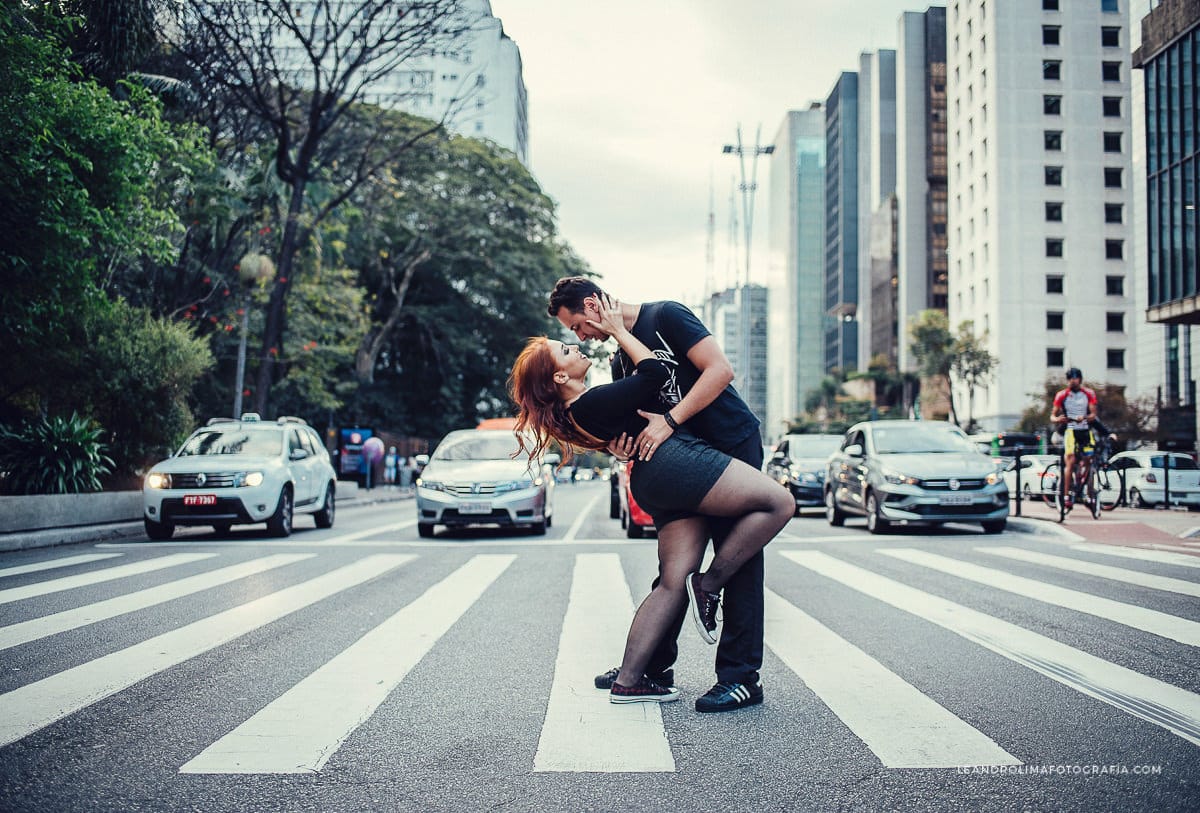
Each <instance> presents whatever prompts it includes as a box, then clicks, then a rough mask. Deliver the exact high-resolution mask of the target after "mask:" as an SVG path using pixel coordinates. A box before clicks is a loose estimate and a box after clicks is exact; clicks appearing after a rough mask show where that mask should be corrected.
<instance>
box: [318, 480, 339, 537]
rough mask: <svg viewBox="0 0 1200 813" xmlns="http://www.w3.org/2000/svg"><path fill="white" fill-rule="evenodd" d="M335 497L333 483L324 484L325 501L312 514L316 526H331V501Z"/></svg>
mask: <svg viewBox="0 0 1200 813" xmlns="http://www.w3.org/2000/svg"><path fill="white" fill-rule="evenodd" d="M335 497H336V495H335V494H334V490H333V483H330V484H329V485H327V486H325V502H324V504H323V505H322V506H321V510H320V511H317V513H315V514H313V519H314V520H316V522H317V527H318V528H332V527H333V503H334V499H335Z"/></svg>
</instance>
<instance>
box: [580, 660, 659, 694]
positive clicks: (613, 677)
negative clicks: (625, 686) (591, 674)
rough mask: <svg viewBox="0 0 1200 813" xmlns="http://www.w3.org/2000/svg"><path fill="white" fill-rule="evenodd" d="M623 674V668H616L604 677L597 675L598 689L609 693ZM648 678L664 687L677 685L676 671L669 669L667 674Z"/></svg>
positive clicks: (603, 675)
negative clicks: (618, 676) (618, 677)
mask: <svg viewBox="0 0 1200 813" xmlns="http://www.w3.org/2000/svg"><path fill="white" fill-rule="evenodd" d="M619 674H621V667H619V666H614V667H613V668H612V669H609V670H608V671H607V672H605V673H604V674H602V675H596V680H595V683H596V688H597V689H603V690H604V691H606V692H607V691H608V690H609V689H611V688H612V687H613V684H614V683H616V682H617V675H619ZM646 677H648V678H650V679H651V680H653V681H654V682H655V683H661V684H662V685H663V686H666V687H668V688H670V687H671V686H674V685H675V670H674V669H668V670H667V671H665V672H659V673H658V674H657V675H647V676H646Z"/></svg>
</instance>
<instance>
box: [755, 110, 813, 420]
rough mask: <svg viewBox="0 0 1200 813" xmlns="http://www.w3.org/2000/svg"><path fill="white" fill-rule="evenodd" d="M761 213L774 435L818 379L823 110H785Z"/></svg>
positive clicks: (769, 397)
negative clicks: (764, 234)
mask: <svg viewBox="0 0 1200 813" xmlns="http://www.w3.org/2000/svg"><path fill="white" fill-rule="evenodd" d="M774 146H775V152H774V154H773V156H772V159H771V176H770V184H769V190H768V194H769V198H768V200H767V212H768V217H769V223H768V228H767V239H768V254H767V334H768V335H769V336H770V337H771V344H770V347H769V348H768V354H769V355H768V375H767V407H766V416H765V418H766V420H765V427H764V434H765V436H766V438H767V439H768V440H774V439H775V438H777V437H778V436H779V435H782V434H783V432H784V430H785V429H786V425H787V423H788V422H789V421H791V420H792V419H793V418H795V417H797V416H798V415H800V413H801V412H803V411H804V398H805V396H806V395H807V394H808V392H809V391H811V390H813V389H816V387H817V386H818V385H819V384H820V383H821V379H822V378H823V377H824V376H825V365H824V356H823V354H822V352H821V347H822V346H823V344H824V339H825V336H824V332H825V308H824V303H823V298H822V297H821V296H815V295H814V292H817V291H821V290H823V288H824V284H825V111H824V110H823V109H822V108H821V105H820V103H815V102H814V103H813V104H812V105H811V106H810V107H809V109H807V110H792V111H790V112H789V113H788V114H787V115H786V116H785V117H784V120H783V123H782V124H780V126H779V130H778V131H777V132H776V134H775V141H774Z"/></svg>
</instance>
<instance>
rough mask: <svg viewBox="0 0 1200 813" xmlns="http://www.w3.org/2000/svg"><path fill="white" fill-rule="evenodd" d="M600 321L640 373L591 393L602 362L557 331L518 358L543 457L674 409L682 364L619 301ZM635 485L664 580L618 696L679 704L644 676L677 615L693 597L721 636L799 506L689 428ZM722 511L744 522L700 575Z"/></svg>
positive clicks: (657, 454) (523, 418) (636, 627)
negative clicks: (668, 401) (625, 314)
mask: <svg viewBox="0 0 1200 813" xmlns="http://www.w3.org/2000/svg"><path fill="white" fill-rule="evenodd" d="M588 323H589V324H590V325H591V326H592V327H595V328H599V329H601V330H603V331H604V332H605V333H607V334H608V335H610V336H612V337H613V338H614V339H616V340H617V343H618V344H620V346H621V349H622V350H624V351H625V352H626V353H627V354H628V355H629V357H630V359H631V360H632V361H633V362H634V364H635V365H636V366H637V372H636V374H635V375H632V376H630V377H628V378H623V379H621V380H620V381H616V382H613V383H612V384H605V385H602V386H599V387H592V388H591V389H589V388H588V387H587V384H586V382H585V379H586V377H587V371H588V368H589V367H591V363H592V362H591V359H589V358H587V357H586V356H584V355H583V354H582V353H581V352H580V351H579V347H578V346H576V345H566V344H563V343H562V342H558V341H555V340H553V339H547V338H545V337H537V338H532V339H530V340H529V341H528V342H527V343H526V345H525V349H524V350H523V351H522V352H521V355H520V356H518V357H517V360H516V362H514V364H513V372H512V378H511V381H510V384H511V392H512V397H513V400H514V401H515V402H516V403H517V406H518V408H519V415H518V417H517V435H518V438H520V440H521V446H522V448H523V449H524V450H525V451H526V452H528V453H529V455H530V457H531V458H533V457H538V456H540V455H541V453H542V452H544V451H545V450H546V448H547V447H548V446H549V444H550V442H551V441H552V440H557V441H559V442H560V443H562V444H563V445H564V446H565V447H566V448H567V450H568V454H569V453H570V449H571V447H582V448H585V449H594V450H600V449H606V448H607V447H608V444H609V442H610V441H611V440H612V439H613V438H616V437H618V436H620V435H622V434H625V435H626V436H628V437H636V436H637V434H638V433H639V432H640V431H641V430H642V429H643V428H644V427H645V426H646V419H645V418H643V417H642V416H641V415H640V414H639V410H644V411H659V410H661V409H662V405H661V403H660V401H659V400H658V392H659V389H660V388H661V387H662V385H663V383H664V382H665V381H666V380H667V378H668V377H669V375H670V370H669V369H668V367H667V365H666V363H665V362H663V361H661V360H660V359H658V358H656V357H655V356H654V354H653V353H651V352H650V350H649V349H647V348H646V346H645V345H644V344H642V343H641V342H640V341H638V340H637V339H636V338H635V337H634V336H633V334H632V333H630V332H629V330H628V329H627V328H626V327H625V323H624V321H623V320H622V318H621V311H620V308H619V306H618V303H616V302H612V301H608V302H604V303H603V305H602V307H601V309H600V320H599V321H592V320H588ZM530 438H531V440H528V439H530ZM630 489H631V490H632V491H633V496H634V498H635V499H636V500H637V501H638V504H639V505H641V506H642V507H643V508H644V509H646V511H647V512H648V513H649V514H650V515H651V516H652V517H653V518H654V525H655V527H656V528H657V529H658V556H659V563H660V570H661V579H660V581H659V584H658V586H657V587H655V588H654V589H653V590H652V591H651V592H650V595H649V596H647V597H646V599H645V601H643V602H642V604H641V606H640V607H639V608H638V611H637V613H636V614H635V615H634V618H633V624H632V625H631V626H630V628H629V638H628V640H627V641H626V645H625V655H624V658H623V659H622V661H621V666H620V670H619V672H618V673H617V679H616V681H615V682H614V683H613V686H612V690H611V694H610V696H609V699H610V700H612V702H614V703H632V702H660V703H662V702H669V701H672V700H678V699H679V692H678V690H677V689H675V688H673V687H669V686H661V685H659V684H657V683H655V682H654V681H651V680H650V679H648V678H646V677H645V675H644V674H643V673H644V671H645V668H646V663H647V661H648V660H649V658H650V655H651V653H652V652H653V651H654V647H655V646H656V644H657V643H658V641H659V639H660V638H661V637H662V636H663V635H664V634H665V633H666V631H667V629H668V627H669V625H670V623H671V620H672V619H673V618H675V617H677V615H678V613H679V612H680V610H681V608H682V606H683V605H684V604H685V603H688V602H689V599H690V604H691V610H692V618H693V620H694V621H695V622H696V627H697V629H699V631H700V634H701V636H702V637H703V638H704V640H706V641H707V642H709V643H710V644H711V643H715V642H716V640H717V639H716V636H715V635H714V632H715V630H716V628H717V620H716V615H717V606H718V604H719V602H720V591H721V588H722V587H723V586H724V585H725V583H726V582H727V581H728V580H729V578H730V577H731V576H732V575H733V574H734V573H736V572H737V570H738V568H739V567H741V566H742V564H743V563H744V562H745V561H746V560H747V559H749V558H750V557H751V556H753V555H754V554H756V553H758V552H759V551H760V550H762V549H763V547H764V546H765V545H766V544H767V543H768V542H770V541H771V539H772V538H773V537H774V536H775V534H777V533H779V531H780V530H781V529H782V528H783V526H784V525H786V524H787V522H788V520H790V519H791V518H792V514H793V512H794V511H795V503H794V502H793V500H792V498H791V495H790V494H788V492H787V491H786V490H785V489H782V488H780V487H779V484H778V483H776V482H774V481H773V480H771V479H770V478H769V477H767V476H766V475H765V474H763V473H762V472H759V471H757V470H755V469H753V468H751V467H750V466H747V465H746V464H745V463H743V462H741V461H740V460H734V459H733V458H731V457H729V456H728V455H726V454H724V453H723V452H719V451H717V450H716V449H714V448H713V447H711V446H709V445H708V444H707V443H705V442H704V441H702V440H700V439H699V438H696V437H695V436H693V435H691V434H689V433H688V432H687V431H686V428H681V429H680V430H679V431H676V432H675V433H674V434H673V435H671V436H670V437H669V438H667V440H666V441H665V442H664V443H663V444H662V445H661V446H660V447H658V448H657V449H653V450H652V451H651V452H649V453H645V454H644V455H643V458H642V459H639V460H638V461H637V462H636V463H634V466H633V471H632V473H631V475H630ZM710 516H713V517H732V518H735V519H734V524H733V528H732V530H731V531H730V533H729V536H728V537H727V538H726V540H725V542H724V544H722V545H721V549H720V551H718V552H717V555H716V557H715V558H714V559H713V561H712V564H711V565H710V566H709V569H708V570H707V571H705V572H704V573H699V572H698V570H699V567H700V562H701V560H702V558H703V556H704V548H705V545H706V544H707V539H708V527H707V519H706V517H710Z"/></svg>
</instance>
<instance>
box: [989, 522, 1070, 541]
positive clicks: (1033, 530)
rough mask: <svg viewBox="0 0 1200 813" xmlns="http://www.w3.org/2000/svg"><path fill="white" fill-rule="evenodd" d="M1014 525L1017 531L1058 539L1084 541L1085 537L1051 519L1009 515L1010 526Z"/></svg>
mask: <svg viewBox="0 0 1200 813" xmlns="http://www.w3.org/2000/svg"><path fill="white" fill-rule="evenodd" d="M1014 526H1015V528H1016V530H1017V531H1019V532H1021V533H1025V534H1032V535H1034V536H1052V537H1055V538H1057V539H1066V540H1070V541H1071V542H1082V541H1084V537H1082V536H1080V535H1079V534H1077V533H1075V532H1074V531H1070V530H1068V529H1066V528H1064V527H1063V526H1061V525H1059V524H1058V523H1057V522H1052V521H1050V520H1044V519H1029V518H1027V517H1009V518H1008V527H1010V528H1012V527H1014Z"/></svg>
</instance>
